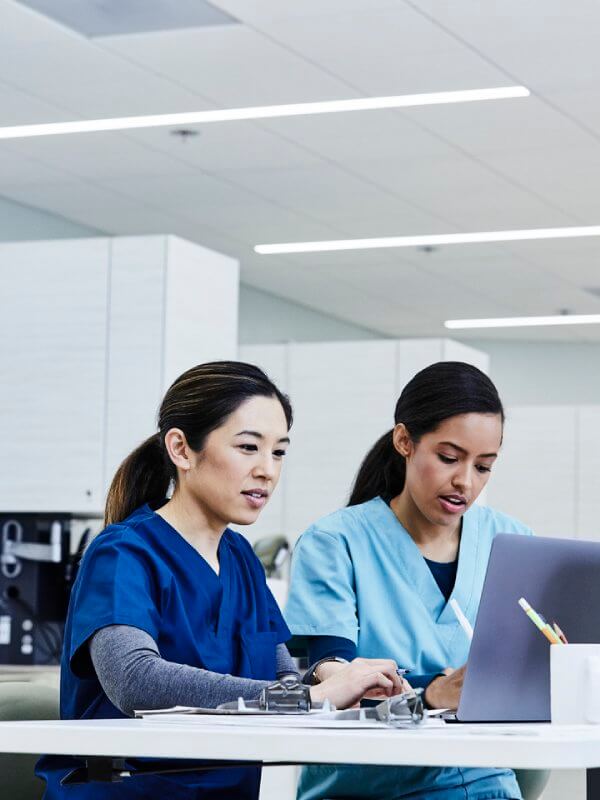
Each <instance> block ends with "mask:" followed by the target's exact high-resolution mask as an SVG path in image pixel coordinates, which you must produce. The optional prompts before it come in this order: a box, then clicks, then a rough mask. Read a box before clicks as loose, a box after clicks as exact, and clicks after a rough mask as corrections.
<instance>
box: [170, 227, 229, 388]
mask: <svg viewBox="0 0 600 800" xmlns="http://www.w3.org/2000/svg"><path fill="white" fill-rule="evenodd" d="M167 261H168V269H167V284H166V305H165V332H164V336H165V356H164V374H163V386H164V388H165V389H166V388H167V387H168V386H170V384H171V383H172V382H173V380H175V378H176V377H177V376H178V375H180V374H181V373H182V372H184V371H185V370H186V369H189V367H192V366H194V365H195V364H201V363H203V362H204V361H215V360H217V359H219V360H220V359H232V358H235V356H236V353H237V326H238V284H239V265H238V262H237V261H236V260H235V259H233V258H228V257H227V256H224V255H222V254H221V253H216V252H215V251H214V250H208V249H207V248H205V247H201V246H200V245H197V244H193V243H192V242H188V241H186V240H185V239H179V238H178V237H175V236H169V237H168V255H167Z"/></svg>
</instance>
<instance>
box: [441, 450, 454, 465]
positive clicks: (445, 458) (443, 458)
mask: <svg viewBox="0 0 600 800" xmlns="http://www.w3.org/2000/svg"><path fill="white" fill-rule="evenodd" d="M438 458H439V460H440V461H441V462H442V463H443V464H456V462H457V459H456V458H451V457H450V456H444V455H442V453H438Z"/></svg>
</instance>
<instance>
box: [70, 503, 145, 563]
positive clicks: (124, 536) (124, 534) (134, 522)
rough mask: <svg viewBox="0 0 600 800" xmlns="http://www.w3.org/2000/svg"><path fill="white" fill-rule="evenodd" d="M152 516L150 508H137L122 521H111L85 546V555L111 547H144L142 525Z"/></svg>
mask: <svg viewBox="0 0 600 800" xmlns="http://www.w3.org/2000/svg"><path fill="white" fill-rule="evenodd" d="M151 517H152V511H150V509H147V510H146V509H144V508H141V509H138V510H137V511H135V512H134V513H133V514H131V515H130V516H129V517H127V519H125V520H123V521H122V522H113V523H111V524H110V525H107V526H106V528H104V529H103V530H101V531H100V533H98V534H97V535H96V536H95V537H94V538H93V539H92V541H91V542H90V544H89V545H88V547H87V548H86V551H85V552H86V555H87V554H88V553H94V552H95V551H98V550H107V549H110V548H113V547H117V548H119V549H121V548H122V549H129V548H131V549H137V548H144V549H145V548H146V547H147V544H146V537H145V536H144V525H145V524H147V523H148V521H149V520H150V518H151Z"/></svg>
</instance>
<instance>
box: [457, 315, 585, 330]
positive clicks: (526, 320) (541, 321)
mask: <svg viewBox="0 0 600 800" xmlns="http://www.w3.org/2000/svg"><path fill="white" fill-rule="evenodd" d="M444 325H445V326H446V328H452V329H453V330H460V329H465V328H529V327H533V326H536V325H600V314H557V315H555V316H551V317H500V318H498V319H447V320H446V322H444Z"/></svg>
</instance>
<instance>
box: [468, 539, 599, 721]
mask: <svg viewBox="0 0 600 800" xmlns="http://www.w3.org/2000/svg"><path fill="white" fill-rule="evenodd" d="M520 597H525V598H526V599H527V600H528V601H529V603H530V604H531V605H532V606H533V608H535V610H536V611H538V612H539V613H541V614H543V616H544V617H545V618H546V620H547V621H548V622H550V623H552V621H554V620H556V621H557V622H558V624H559V625H560V627H561V628H562V630H563V631H564V633H565V634H566V636H567V638H568V640H569V642H570V643H597V642H600V542H588V541H581V540H576V539H553V538H552V539H550V538H544V537H541V536H540V537H537V536H521V535H517V534H506V533H502V534H498V535H497V536H496V537H495V538H494V541H493V543H492V549H491V553H490V559H489V562H488V568H487V572H486V575H485V581H484V584H483V591H482V594H481V602H480V604H479V611H478V613H477V619H476V622H475V629H474V633H473V641H472V643H471V649H470V652H469V660H468V663H467V670H466V674H465V681H464V685H463V690H462V694H461V699H460V705H459V707H458V711H457V715H456V716H457V719H458V720H459V721H460V722H528V721H529V722H533V721H536V722H537V721H540V722H543V721H548V720H549V719H550V653H549V648H550V647H551V646H554V647H559V646H560V645H550V644H549V643H548V641H547V640H546V639H545V637H544V636H543V635H542V633H540V631H539V630H538V629H537V628H536V627H535V625H534V624H533V623H532V622H531V620H530V619H529V618H528V617H527V616H526V615H525V613H524V611H523V610H522V609H521V608H520V607H519V605H518V601H519V598H520Z"/></svg>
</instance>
